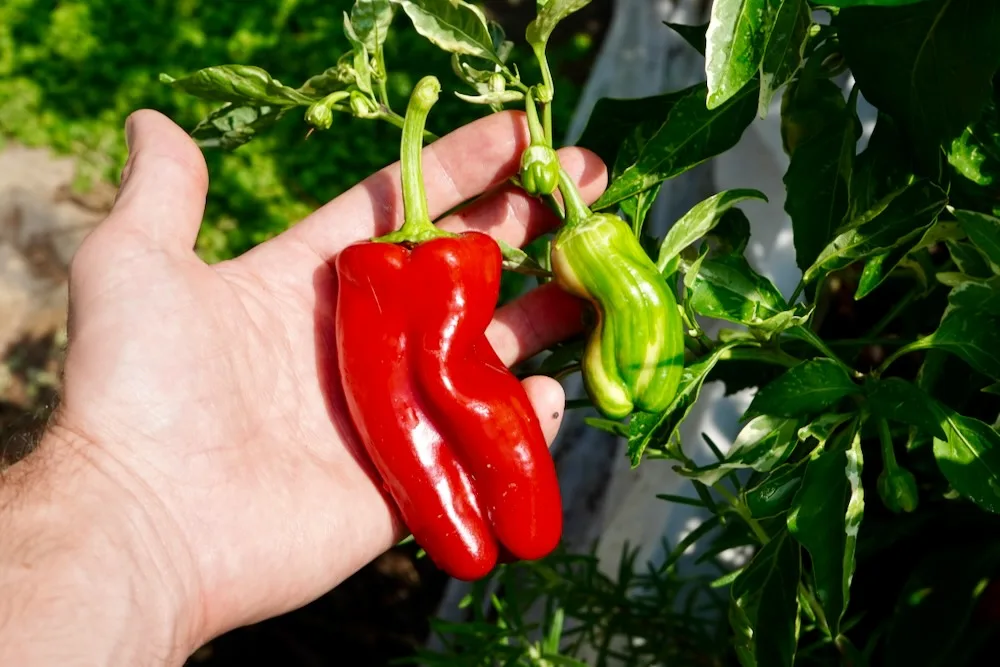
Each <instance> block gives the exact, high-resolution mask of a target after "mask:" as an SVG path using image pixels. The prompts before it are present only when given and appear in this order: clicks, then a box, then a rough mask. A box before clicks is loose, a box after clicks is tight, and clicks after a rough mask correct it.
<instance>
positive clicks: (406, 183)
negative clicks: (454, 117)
mask: <svg viewBox="0 0 1000 667" xmlns="http://www.w3.org/2000/svg"><path fill="white" fill-rule="evenodd" d="M440 93H441V83H440V82H439V81H438V80H437V78H436V77H434V76H425V77H424V78H423V79H421V80H420V81H419V82H418V83H417V85H416V86H415V87H414V88H413V92H412V93H411V94H410V102H409V104H408V105H407V107H406V118H405V119H403V139H402V141H401V143H400V151H399V153H400V171H401V175H402V181H403V226H402V227H401V228H400V229H399V230H398V231H396V232H392V233H391V234H386V235H385V236H382V237H380V238H378V239H376V240H378V241H383V242H385V243H420V242H422V241H427V240H430V239H432V238H439V237H444V236H454V235H453V234H451V233H449V232H446V231H444V230H441V229H438V228H437V227H435V226H434V223H432V222H431V217H430V213H429V211H428V208H427V193H426V191H425V190H424V176H423V168H422V164H421V160H422V158H421V152H422V151H423V147H424V140H423V137H424V125H425V124H426V123H427V116H428V114H429V113H430V110H431V107H432V106H434V103H435V102H437V100H438V95H439V94H440Z"/></svg>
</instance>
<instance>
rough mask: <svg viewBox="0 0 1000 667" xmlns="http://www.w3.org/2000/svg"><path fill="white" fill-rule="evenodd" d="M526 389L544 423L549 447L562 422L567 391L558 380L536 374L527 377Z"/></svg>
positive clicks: (543, 427)
mask: <svg viewBox="0 0 1000 667" xmlns="http://www.w3.org/2000/svg"><path fill="white" fill-rule="evenodd" d="M521 384H522V385H524V390H525V391H526V392H527V393H528V400H530V401H531V406H532V407H533V408H535V413H536V414H537V415H538V421H539V422H540V423H541V425H542V433H543V434H545V442H546V443H548V445H549V447H551V446H552V442H553V441H554V440H555V439H556V434H558V433H559V426H560V424H562V418H563V412H564V411H565V408H566V393H565V392H564V391H563V388H562V385H561V384H559V381H558V380H554V379H553V378H550V377H546V376H544V375H535V376H533V377H530V378H526V379H525V380H524V381H523V382H521Z"/></svg>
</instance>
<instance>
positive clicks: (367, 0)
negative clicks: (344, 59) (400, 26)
mask: <svg viewBox="0 0 1000 667" xmlns="http://www.w3.org/2000/svg"><path fill="white" fill-rule="evenodd" d="M392 15H393V7H392V3H391V2H389V0H354V6H353V7H351V25H352V26H353V27H354V33H355V34H356V35H357V36H358V39H360V40H361V42H362V43H363V44H364V45H365V48H366V49H368V52H369V53H376V52H377V51H378V49H380V48H382V45H383V44H384V43H385V38H386V37H387V36H388V35H389V25H390V24H391V23H392Z"/></svg>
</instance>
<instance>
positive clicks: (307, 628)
mask: <svg viewBox="0 0 1000 667" xmlns="http://www.w3.org/2000/svg"><path fill="white" fill-rule="evenodd" d="M484 4H485V6H486V9H487V12H488V13H489V14H491V15H492V17H493V18H495V19H496V20H498V21H500V22H501V23H502V24H503V25H504V26H505V27H506V28H507V32H508V34H509V35H523V33H524V28H525V27H526V26H527V24H528V22H529V21H530V20H531V17H532V16H533V15H534V7H535V3H534V1H533V0H488V1H487V2H485V3H484ZM610 17H611V2H610V0H595V2H593V3H592V4H591V5H589V6H588V7H586V8H585V9H584V10H582V11H580V12H579V13H578V14H576V15H574V16H572V17H571V18H570V19H569V20H567V21H566V22H565V23H566V25H564V26H563V27H561V28H560V30H559V31H557V32H556V34H555V35H554V36H553V45H557V44H558V42H559V40H560V39H565V38H567V37H570V36H572V35H574V34H578V33H581V32H583V33H587V34H588V35H589V36H590V37H591V39H592V40H593V45H594V47H593V48H592V49H591V51H590V54H591V55H590V56H588V58H586V59H584V60H580V61H577V62H575V63H574V64H573V70H572V71H571V72H563V74H564V75H567V76H569V77H570V78H573V79H574V80H575V81H577V82H578V83H579V84H581V85H582V84H583V83H584V82H585V80H586V76H587V72H589V70H590V66H591V62H592V58H593V57H595V56H596V54H597V52H598V49H599V43H600V39H601V37H602V35H603V33H604V30H605V29H606V27H607V25H608V22H609V20H610ZM5 146H6V147H5V149H4V150H3V151H2V152H0V469H2V468H3V467H5V466H6V465H9V464H11V463H13V462H15V461H17V460H18V459H20V458H22V457H23V456H25V455H26V454H27V453H28V452H29V451H30V449H31V447H32V446H33V444H34V442H35V441H36V440H37V436H38V435H39V434H40V432H41V430H42V429H43V428H44V426H45V424H46V421H47V419H48V417H49V415H50V413H51V411H52V409H53V408H54V406H55V403H56V401H57V400H58V392H59V373H60V369H61V363H62V352H63V349H64V346H65V337H66V333H65V328H66V303H67V277H68V267H69V262H70V259H71V257H72V255H73V253H74V252H75V250H76V248H77V247H78V245H79V243H80V242H81V241H82V239H83V238H84V236H85V235H86V233H87V232H88V231H89V230H90V229H91V228H93V226H95V225H96V224H97V223H98V222H99V221H100V220H101V219H103V217H104V216H105V215H106V214H107V212H108V211H109V210H110V208H111V204H112V202H113V201H114V195H115V189H114V187H113V186H111V185H110V184H106V183H104V184H98V185H97V186H96V187H95V188H94V189H93V190H92V191H90V192H88V193H86V194H83V195H77V194H74V193H73V192H72V191H71V188H70V184H71V183H72V182H73V177H74V171H75V163H74V161H73V159H72V158H68V157H60V156H55V155H52V154H51V153H50V152H49V151H48V150H46V149H34V148H26V147H23V146H19V145H17V144H16V143H14V142H9V141H8V142H7V143H6V144H5ZM416 554H417V547H416V546H413V545H407V546H403V547H397V548H394V549H392V550H390V551H388V552H387V553H385V554H383V555H382V556H381V557H380V558H378V559H376V560H375V561H374V562H372V563H371V564H369V565H368V566H367V567H365V568H364V569H362V570H361V571H359V572H358V573H357V574H355V575H354V576H353V577H351V578H350V579H348V580H347V581H346V582H344V583H343V584H341V585H340V586H338V587H337V588H336V589H335V590H333V591H331V592H330V593H328V594H327V595H324V596H323V597H321V598H319V599H318V600H316V601H315V602H313V603H312V604H309V605H307V606H306V607H303V608H302V609H299V610H297V611H295V612H292V613H289V614H286V615H284V616H281V617H278V618H274V619H271V620H268V621H265V622H262V623H258V624H256V625H253V626H249V627H245V628H240V629H238V630H235V631H233V632H230V633H228V634H226V635H224V636H222V637H219V638H218V639H216V640H214V641H212V642H211V643H210V644H208V645H207V646H204V647H202V648H201V649H200V650H199V651H198V652H197V653H195V655H193V656H192V657H191V658H190V660H189V662H188V664H189V665H192V666H195V665H197V666H199V667H222V666H228V665H243V664H281V665H288V666H290V667H294V666H298V665H301V666H303V667H305V666H319V665H328V664H329V665H364V666H366V667H377V666H379V665H387V664H389V662H390V661H391V660H394V659H398V658H402V657H405V656H408V655H411V654H412V652H413V650H414V648H415V647H417V646H420V645H422V644H423V643H424V641H425V640H426V638H427V636H428V632H429V618H430V617H431V616H432V615H433V613H434V611H435V609H436V607H437V604H438V602H439V601H440V599H441V594H442V591H443V589H444V586H445V583H446V582H447V578H446V576H445V575H444V574H443V573H441V572H440V571H439V570H437V568H435V567H434V566H433V564H432V563H430V561H429V560H428V559H426V558H417V557H416Z"/></svg>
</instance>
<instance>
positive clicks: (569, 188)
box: [559, 167, 590, 228]
mask: <svg viewBox="0 0 1000 667" xmlns="http://www.w3.org/2000/svg"><path fill="white" fill-rule="evenodd" d="M559 192H560V193H561V194H562V198H563V202H565V204H566V228H570V227H573V226H575V225H578V224H580V223H581V222H583V221H584V220H586V219H587V218H589V217H590V209H589V208H588V207H587V204H585V203H584V201H583V197H582V196H580V191H579V190H578V189H577V187H576V183H574V182H573V179H572V178H571V177H570V175H569V174H567V173H566V170H565V169H563V168H562V167H560V168H559Z"/></svg>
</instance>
